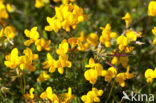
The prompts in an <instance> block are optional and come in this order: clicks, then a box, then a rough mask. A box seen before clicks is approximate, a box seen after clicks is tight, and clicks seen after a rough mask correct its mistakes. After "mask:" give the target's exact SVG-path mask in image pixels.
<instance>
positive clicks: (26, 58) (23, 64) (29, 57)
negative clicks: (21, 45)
mask: <svg viewBox="0 0 156 103" xmlns="http://www.w3.org/2000/svg"><path fill="white" fill-rule="evenodd" d="M23 53H24V55H22V56H18V49H17V48H14V49H13V50H12V51H11V53H10V54H9V55H7V56H6V57H5V59H6V61H5V62H4V64H5V65H6V66H7V67H9V68H11V69H15V68H20V69H21V70H24V69H28V70H30V71H35V70H36V68H35V66H34V63H33V60H37V59H38V54H33V53H32V51H31V49H30V48H27V49H25V50H24V51H23Z"/></svg>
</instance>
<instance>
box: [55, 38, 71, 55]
mask: <svg viewBox="0 0 156 103" xmlns="http://www.w3.org/2000/svg"><path fill="white" fill-rule="evenodd" d="M68 49H69V45H68V43H67V40H66V39H64V40H63V41H62V42H61V44H59V48H58V49H57V50H56V53H57V54H58V55H64V54H66V53H67V52H68Z"/></svg>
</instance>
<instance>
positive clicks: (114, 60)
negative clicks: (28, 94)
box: [111, 56, 118, 64]
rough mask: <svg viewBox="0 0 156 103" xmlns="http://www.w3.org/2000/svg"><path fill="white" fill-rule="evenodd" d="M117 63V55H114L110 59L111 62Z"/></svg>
mask: <svg viewBox="0 0 156 103" xmlns="http://www.w3.org/2000/svg"><path fill="white" fill-rule="evenodd" d="M117 63H118V57H116V56H114V57H113V59H112V60H111V64H117Z"/></svg>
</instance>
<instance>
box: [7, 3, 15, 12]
mask: <svg viewBox="0 0 156 103" xmlns="http://www.w3.org/2000/svg"><path fill="white" fill-rule="evenodd" d="M6 8H7V10H8V12H10V13H12V12H15V11H16V8H15V6H14V5H12V4H9V3H7V4H6Z"/></svg>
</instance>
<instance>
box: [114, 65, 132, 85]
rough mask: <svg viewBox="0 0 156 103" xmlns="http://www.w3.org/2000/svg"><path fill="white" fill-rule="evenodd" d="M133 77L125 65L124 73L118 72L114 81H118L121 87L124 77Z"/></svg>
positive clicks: (123, 83)
mask: <svg viewBox="0 0 156 103" xmlns="http://www.w3.org/2000/svg"><path fill="white" fill-rule="evenodd" d="M133 77H134V75H133V74H131V73H129V66H127V71H126V73H119V74H117V76H116V78H115V81H116V82H118V83H119V84H120V86H121V87H124V86H125V80H126V79H131V78H133Z"/></svg>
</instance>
